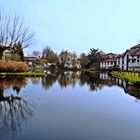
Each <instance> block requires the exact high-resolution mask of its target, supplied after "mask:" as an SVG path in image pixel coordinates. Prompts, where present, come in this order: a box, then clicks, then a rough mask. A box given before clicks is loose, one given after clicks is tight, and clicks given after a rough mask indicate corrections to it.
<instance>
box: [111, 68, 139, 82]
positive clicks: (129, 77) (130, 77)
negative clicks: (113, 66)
mask: <svg viewBox="0 0 140 140" xmlns="http://www.w3.org/2000/svg"><path fill="white" fill-rule="evenodd" d="M111 74H112V76H114V77H117V78H120V79H122V80H125V81H129V82H131V83H136V82H138V81H140V73H138V72H122V71H113V72H111Z"/></svg>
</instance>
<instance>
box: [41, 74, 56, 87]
mask: <svg viewBox="0 0 140 140" xmlns="http://www.w3.org/2000/svg"><path fill="white" fill-rule="evenodd" d="M56 80H57V76H56V75H51V74H48V75H47V77H42V79H41V82H42V86H43V87H44V88H45V89H49V88H50V87H52V85H53V84H54V83H55V82H56Z"/></svg>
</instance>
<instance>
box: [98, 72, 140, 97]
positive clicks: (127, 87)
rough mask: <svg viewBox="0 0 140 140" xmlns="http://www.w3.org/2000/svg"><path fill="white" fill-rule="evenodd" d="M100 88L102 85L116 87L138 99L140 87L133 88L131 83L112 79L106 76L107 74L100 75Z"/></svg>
mask: <svg viewBox="0 0 140 140" xmlns="http://www.w3.org/2000/svg"><path fill="white" fill-rule="evenodd" d="M100 84H101V85H100V86H101V87H103V86H104V85H107V86H113V85H117V86H119V87H121V88H123V89H124V91H125V93H127V94H129V95H131V96H134V97H136V98H137V99H140V87H138V86H134V85H132V84H131V83H129V82H127V81H124V80H121V79H119V78H114V77H111V76H108V74H107V73H100Z"/></svg>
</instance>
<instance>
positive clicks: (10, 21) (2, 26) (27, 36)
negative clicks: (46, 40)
mask: <svg viewBox="0 0 140 140" xmlns="http://www.w3.org/2000/svg"><path fill="white" fill-rule="evenodd" d="M34 41H35V38H34V33H33V32H32V31H31V30H30V28H29V27H27V26H25V25H24V23H23V19H21V18H19V17H18V16H17V15H16V14H15V15H13V16H12V15H11V16H10V15H8V14H5V13H4V12H2V11H0V59H2V56H3V52H4V51H5V50H6V49H10V50H12V49H13V48H14V44H17V43H20V44H21V45H22V48H23V49H24V48H26V47H28V46H30V45H31V44H32V43H34Z"/></svg>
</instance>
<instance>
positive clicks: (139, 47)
mask: <svg viewBox="0 0 140 140" xmlns="http://www.w3.org/2000/svg"><path fill="white" fill-rule="evenodd" d="M130 49H140V44H137V45H135V46H133V47H131V48H130Z"/></svg>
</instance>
